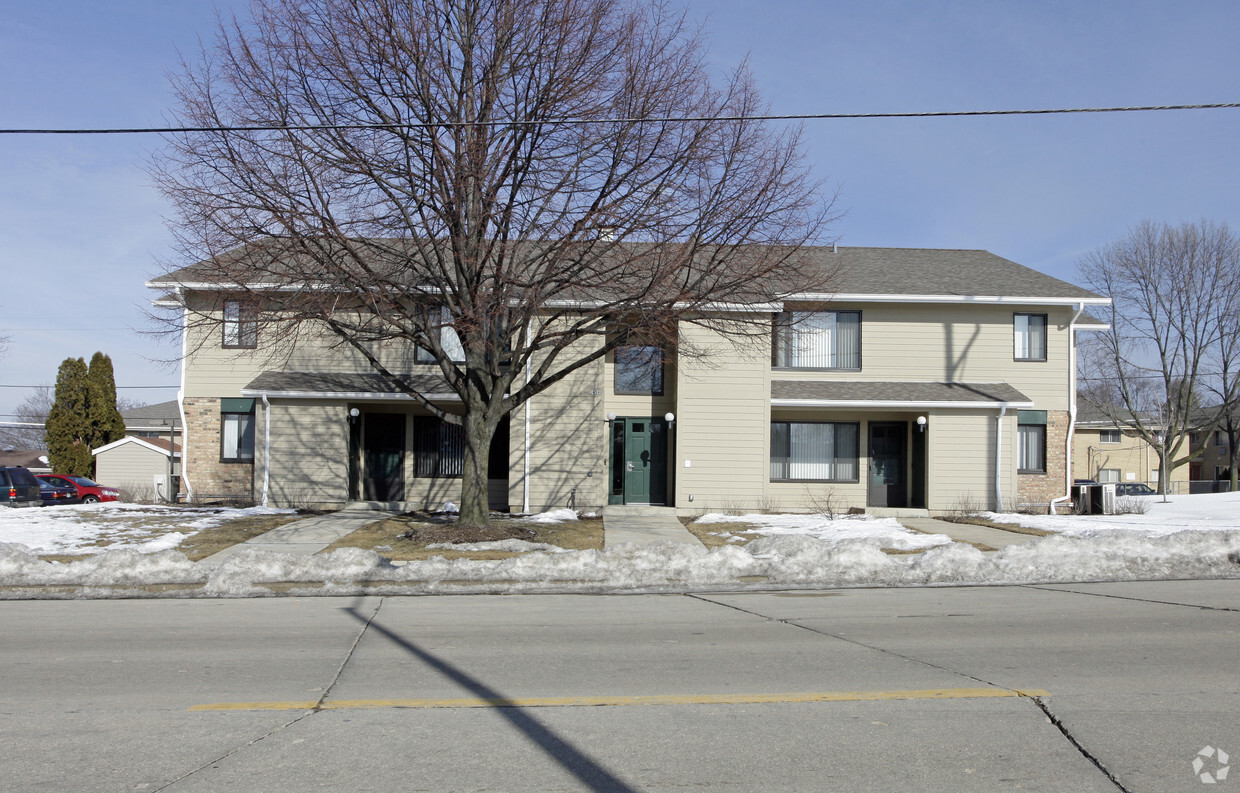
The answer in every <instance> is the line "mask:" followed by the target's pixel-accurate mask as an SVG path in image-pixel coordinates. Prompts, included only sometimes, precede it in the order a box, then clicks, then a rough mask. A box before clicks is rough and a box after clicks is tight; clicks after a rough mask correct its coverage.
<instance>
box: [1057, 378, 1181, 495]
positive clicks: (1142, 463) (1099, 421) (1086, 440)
mask: <svg viewBox="0 0 1240 793" xmlns="http://www.w3.org/2000/svg"><path fill="white" fill-rule="evenodd" d="M1073 439H1074V450H1073V453H1072V475H1073V477H1075V478H1077V479H1093V480H1094V481H1096V482H1104V483H1105V482H1141V483H1144V484H1147V485H1149V486H1150V487H1151V488H1153V489H1155V490H1157V489H1158V480H1159V476H1158V453H1157V452H1155V451H1154V448H1153V447H1152V446H1150V444H1148V443H1147V442H1146V441H1145V439H1144V438H1142V437H1141V436H1140V435H1138V434H1137V433H1136V432H1134V431H1133V430H1131V429H1125V428H1124V427H1122V426H1121V425H1120V424H1119V423H1118V422H1116V421H1115V420H1114V419H1112V418H1108V417H1107V416H1106V415H1105V414H1104V413H1103V412H1102V411H1101V410H1099V409H1098V408H1097V407H1095V406H1093V405H1091V404H1090V403H1089V402H1088V401H1085V400H1081V402H1080V406H1079V411H1078V414H1077V421H1076V430H1075V432H1074V433H1073ZM1183 445H1184V446H1187V444H1183ZM1189 475H1190V474H1189V466H1187V465H1182V466H1180V467H1178V468H1173V469H1172V470H1171V471H1170V472H1169V476H1168V480H1167V482H1168V485H1167V490H1168V492H1169V493H1173V494H1174V493H1187V492H1188V490H1189V484H1188V480H1189Z"/></svg>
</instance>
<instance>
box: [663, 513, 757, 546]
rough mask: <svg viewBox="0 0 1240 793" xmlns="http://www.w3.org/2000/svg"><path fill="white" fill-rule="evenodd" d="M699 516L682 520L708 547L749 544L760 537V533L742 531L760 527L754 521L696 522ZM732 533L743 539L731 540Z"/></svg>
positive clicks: (691, 532)
mask: <svg viewBox="0 0 1240 793" xmlns="http://www.w3.org/2000/svg"><path fill="white" fill-rule="evenodd" d="M696 520H697V518H693V517H682V518H681V519H680V522H681V523H682V524H684V527H685V528H686V529H688V530H689V533H690V534H692V535H693V536H694V537H697V538H698V539H699V540H701V542H702V544H703V545H705V546H706V547H707V548H718V547H719V546H721V545H741V546H744V545H748V544H749V543H751V542H753V541H754V540H756V539H758V537H760V536H761V535H759V534H741V532H745V531H752V530H753V529H756V528H758V526H757V525H756V524H754V523H732V522H731V521H729V522H727V523H696V522H695V521H696ZM732 535H737V536H739V537H740V538H741V539H740V540H739V541H737V540H731V539H730V538H731V536H732Z"/></svg>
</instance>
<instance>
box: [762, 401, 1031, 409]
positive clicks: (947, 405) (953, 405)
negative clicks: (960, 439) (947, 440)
mask: <svg viewBox="0 0 1240 793" xmlns="http://www.w3.org/2000/svg"><path fill="white" fill-rule="evenodd" d="M771 407H773V408H841V409H842V408H849V409H853V408H884V409H892V408H895V409H904V410H977V409H979V408H981V409H985V410H998V409H999V408H1008V409H1010V408H1031V407H1033V402H993V401H989V402H929V401H914V400H908V401H905V400H882V399H772V400H771Z"/></svg>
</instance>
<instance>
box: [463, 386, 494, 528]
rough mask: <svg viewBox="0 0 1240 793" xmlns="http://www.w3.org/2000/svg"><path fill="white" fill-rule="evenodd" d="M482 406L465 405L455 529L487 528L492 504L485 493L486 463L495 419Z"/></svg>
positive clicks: (489, 454) (489, 452)
mask: <svg viewBox="0 0 1240 793" xmlns="http://www.w3.org/2000/svg"><path fill="white" fill-rule="evenodd" d="M488 413H489V411H488V410H487V407H486V406H485V405H477V406H475V405H467V406H466V408H465V415H464V417H463V420H464V426H465V460H464V464H463V465H462V468H461V514H460V516H459V517H458V519H457V525H458V526H489V525H490V524H491V505H490V499H489V498H488V493H487V464H488V461H489V460H490V457H491V440H492V439H493V438H494V437H495V428H496V427H497V426H498V425H499V419H498V418H490V417H489V416H488Z"/></svg>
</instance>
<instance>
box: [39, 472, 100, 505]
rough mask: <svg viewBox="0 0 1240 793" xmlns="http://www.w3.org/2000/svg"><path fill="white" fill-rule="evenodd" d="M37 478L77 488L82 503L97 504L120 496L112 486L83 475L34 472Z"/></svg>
mask: <svg viewBox="0 0 1240 793" xmlns="http://www.w3.org/2000/svg"><path fill="white" fill-rule="evenodd" d="M35 476H36V477H38V478H39V479H45V480H47V481H48V482H51V483H52V484H54V485H62V486H65V485H67V486H69V487H73V488H76V489H77V494H78V497H79V498H81V499H82V503H83V504H98V503H99V502H100V501H115V500H116V499H117V498H119V497H120V494H121V493H120V491H119V490H117V489H116V488H114V487H107V486H105V485H101V484H99V483H98V482H93V481H91V480H90V479H87V478H86V477H84V476H69V475H68V474H35Z"/></svg>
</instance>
